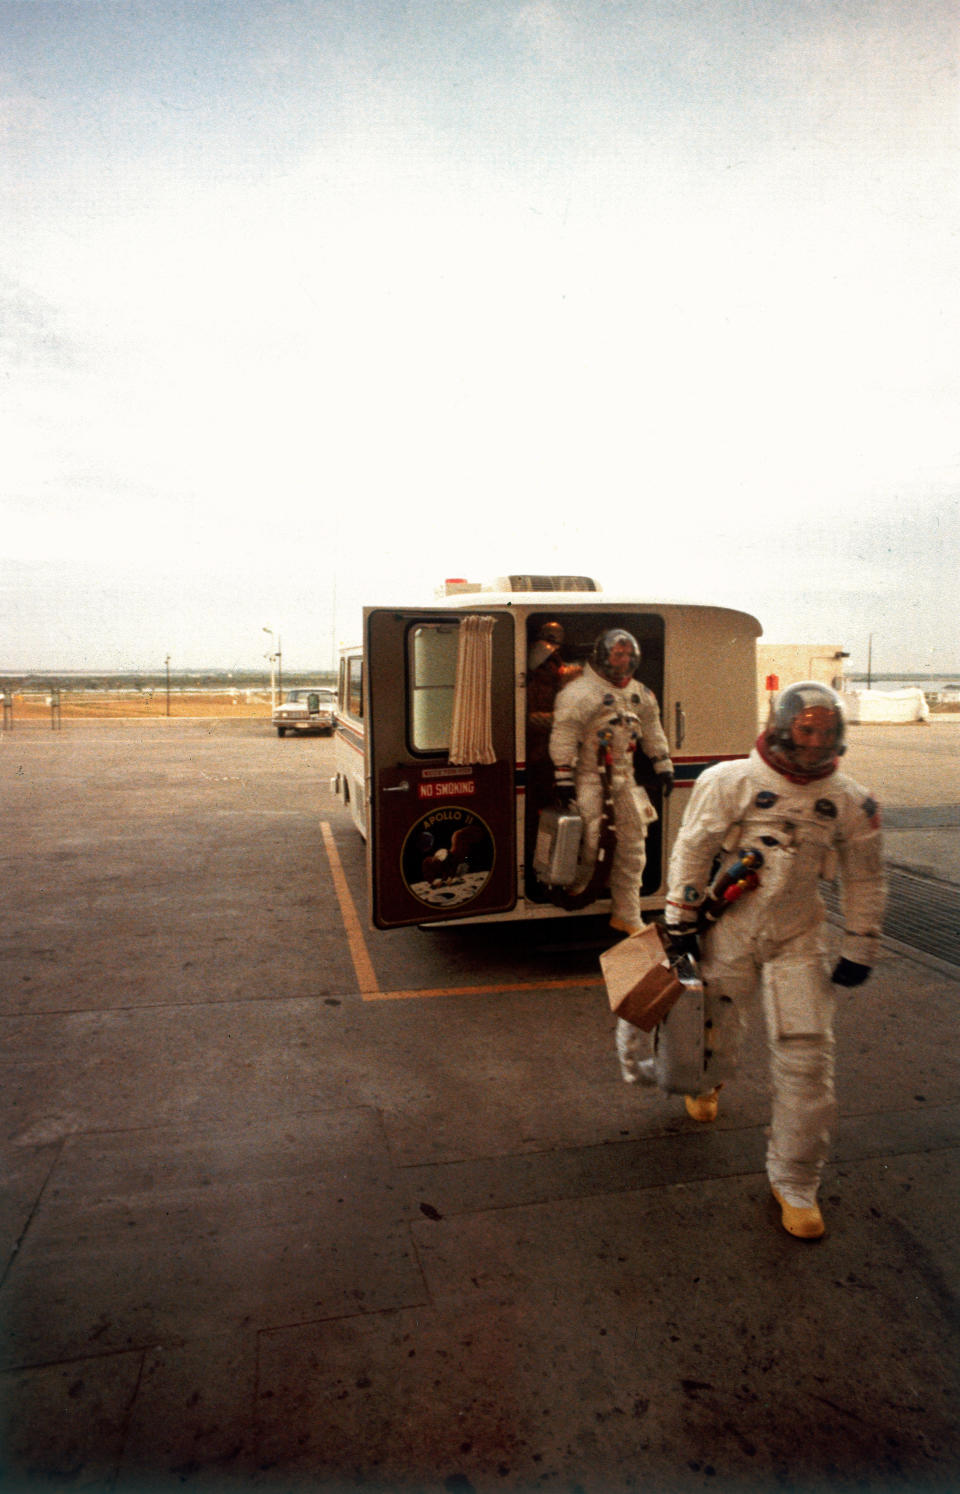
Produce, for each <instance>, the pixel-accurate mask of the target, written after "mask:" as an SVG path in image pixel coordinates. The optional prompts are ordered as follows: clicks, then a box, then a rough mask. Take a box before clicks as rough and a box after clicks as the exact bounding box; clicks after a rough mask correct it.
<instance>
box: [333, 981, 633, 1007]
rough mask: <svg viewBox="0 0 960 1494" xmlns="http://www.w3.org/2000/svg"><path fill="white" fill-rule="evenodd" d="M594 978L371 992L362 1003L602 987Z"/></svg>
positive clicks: (365, 995) (601, 982) (504, 982)
mask: <svg viewBox="0 0 960 1494" xmlns="http://www.w3.org/2000/svg"><path fill="white" fill-rule="evenodd" d="M602 985H603V981H602V980H601V979H600V978H599V977H596V976H587V978H586V979H584V978H583V977H582V976H568V977H566V978H565V979H560V980H511V981H503V982H502V983H501V984H499V985H495V986H437V987H435V988H433V989H424V990H415V991H373V992H369V993H365V994H364V998H363V999H364V1001H406V1000H408V999H409V998H410V997H413V996H423V997H427V996H499V995H502V994H503V992H504V991H520V992H523V991H565V990H568V989H574V988H576V987H581V988H584V987H587V986H602Z"/></svg>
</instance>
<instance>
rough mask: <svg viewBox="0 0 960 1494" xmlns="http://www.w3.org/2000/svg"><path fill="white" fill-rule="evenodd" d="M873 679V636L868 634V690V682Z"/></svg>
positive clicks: (868, 685)
mask: <svg viewBox="0 0 960 1494" xmlns="http://www.w3.org/2000/svg"><path fill="white" fill-rule="evenodd" d="M872 677H873V634H872V633H871V634H870V638H869V641H868V643H867V689H868V690H869V689H870V681H871V679H872Z"/></svg>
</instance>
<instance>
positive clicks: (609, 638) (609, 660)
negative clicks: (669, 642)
mask: <svg viewBox="0 0 960 1494" xmlns="http://www.w3.org/2000/svg"><path fill="white" fill-rule="evenodd" d="M590 662H591V663H592V665H593V667H594V669H595V670H596V671H597V674H599V675H602V676H603V678H604V679H605V680H609V682H610V684H611V685H620V686H623V685H625V684H626V683H627V681H628V680H630V679H632V678H633V676H634V675H635V674H636V672H637V670H638V669H639V667H640V645H639V643H638V642H637V640H636V639H635V638H634V636H633V634H632V633H628V632H627V631H626V629H625V628H611V629H610V630H609V631H608V632H606V633H601V634H600V637H599V638H598V639H597V641H596V643H595V644H594V645H593V657H592V658H591V661H590Z"/></svg>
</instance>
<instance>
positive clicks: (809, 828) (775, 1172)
mask: <svg viewBox="0 0 960 1494" xmlns="http://www.w3.org/2000/svg"><path fill="white" fill-rule="evenodd" d="M845 750H846V749H845V744H844V716H843V707H842V704H841V702H840V698H839V696H837V695H836V694H835V693H834V691H833V690H831V689H829V688H828V687H827V686H826V685H820V684H816V683H813V682H803V683H800V684H795V685H790V686H789V687H788V688H787V689H786V690H784V691H783V692H782V693H781V694H780V696H779V697H778V698H777V700H776V703H775V705H774V707H773V709H772V711H771V715H770V720H769V722H768V724H767V727H766V730H765V731H764V732H763V733H762V734H761V736H760V738H759V739H758V741H757V744H756V747H755V748H754V750H753V752H752V753H751V754H750V757H749V758H748V759H746V760H743V759H740V760H738V761H735V762H726V763H718V764H716V765H715V766H713V767H711V768H708V769H707V770H706V772H704V773H703V774H702V776H701V777H700V779H699V780H698V782H697V784H696V787H695V788H694V791H693V794H692V795H691V798H690V803H689V805H688V806H687V810H686V813H685V815H684V818H683V824H682V826H681V828H680V832H679V834H678V836H677V839H676V843H675V845H674V849H673V854H672V856H671V858H670V869H669V875H668V893H667V909H666V921H667V924H668V925H669V926H670V927H671V931H672V933H673V935H674V938H675V939H676V940H678V941H679V944H680V946H681V947H686V948H687V950H688V952H691V953H696V952H697V934H696V932H695V930H696V928H697V919H698V911H699V910H700V908H701V907H702V904H703V900H704V896H705V893H706V891H707V888H708V884H709V883H710V880H711V875H712V873H713V871H714V870H717V868H716V867H715V861H716V859H717V858H719V871H721V872H722V871H723V870H724V869H725V868H726V867H727V866H729V865H730V864H731V862H733V861H734V860H735V858H736V856H737V854H738V852H742V851H744V850H746V849H747V848H749V847H756V848H757V849H759V851H760V852H761V853H762V857H763V865H762V870H761V871H760V873H759V886H757V887H756V888H755V890H753V891H750V892H747V893H746V894H745V895H744V896H743V897H741V898H740V899H739V900H738V901H736V902H735V903H733V904H732V905H731V906H730V907H729V909H728V910H727V911H725V912H724V914H723V916H722V917H721V918H719V919H718V920H717V921H716V923H714V924H713V925H712V926H711V927H709V928H708V930H707V931H706V932H705V933H704V934H703V936H702V957H701V972H702V975H703V979H704V987H705V993H706V999H705V1026H706V1034H705V1038H706V1054H707V1061H706V1066H705V1073H706V1076H707V1077H708V1078H710V1079H712V1080H713V1081H714V1087H713V1088H712V1089H710V1090H709V1091H708V1092H707V1093H704V1094H700V1095H693V1096H688V1097H687V1099H686V1106H687V1110H688V1112H689V1114H690V1115H691V1116H692V1117H693V1118H694V1119H695V1120H702V1121H709V1120H713V1119H714V1117H715V1116H716V1114H717V1103H718V1102H717V1090H718V1089H719V1087H720V1084H721V1083H722V1081H723V1080H724V1078H728V1077H730V1075H731V1074H732V1073H733V1072H734V1070H735V1067H736V1060H737V1052H738V1049H739V1045H740V1037H741V1034H742V1030H743V1025H744V1018H745V1010H744V1009H745V1008H747V1007H748V1006H749V1004H750V998H751V997H754V995H755V993H756V992H757V990H758V989H759V990H760V991H761V993H762V994H761V1002H762V1008H763V1014H764V1018H765V1021H766V1029H767V1042H768V1050H769V1055H770V1066H771V1078H772V1086H773V1109H772V1119H771V1129H770V1139H769V1143H768V1147H767V1176H768V1178H769V1180H770V1185H771V1188H772V1190H773V1194H774V1197H775V1199H776V1200H777V1202H778V1204H779V1205H780V1210H781V1220H782V1223H783V1226H784V1228H785V1229H786V1230H787V1231H788V1232H789V1233H790V1234H793V1235H796V1236H798V1237H800V1238H803V1239H816V1238H818V1237H819V1236H820V1235H822V1234H823V1232H824V1223H823V1216H822V1214H821V1212H820V1209H819V1206H818V1204H817V1189H818V1185H819V1180H820V1173H821V1170H822V1167H823V1163H824V1161H825V1159H826V1156H827V1152H828V1147H829V1141H830V1135H831V1131H832V1129H833V1126H834V1124H835V1114H836V1106H835V1101H834V1088H833V1058H834V1040H833V1011H834V1000H833V994H832V993H833V986H834V985H838V986H858V985H860V984H861V983H862V982H863V981H864V980H866V978H867V976H868V975H869V973H870V968H871V966H872V965H873V964H874V963H875V961H876V958H877V948H878V943H879V937H880V932H881V927H882V922H883V911H884V905H885V898H886V883H885V877H884V864H883V845H882V836H881V830H880V813H879V808H878V806H877V803H876V801H875V800H874V799H873V798H872V797H871V795H870V794H869V793H868V791H867V790H866V789H864V788H861V787H860V785H859V784H857V783H854V781H853V780H852V779H850V778H848V777H847V776H846V775H845V774H843V773H840V772H838V771H837V766H838V759H839V758H840V756H841V755H842V754H843V752H844V751H845ZM838 870H839V873H840V875H841V878H842V882H843V902H844V932H843V937H842V943H841V946H840V958H839V961H838V962H837V964H836V965H835V967H834V969H833V972H832V975H828V973H827V972H828V968H829V967H828V966H827V964H826V963H825V956H824V947H823V941H822V928H821V925H822V922H823V918H824V910H823V904H822V902H821V899H820V895H819V892H818V885H817V884H818V882H819V880H820V878H821V877H823V878H826V879H832V878H833V877H834V876H835V875H836V874H837V871H838Z"/></svg>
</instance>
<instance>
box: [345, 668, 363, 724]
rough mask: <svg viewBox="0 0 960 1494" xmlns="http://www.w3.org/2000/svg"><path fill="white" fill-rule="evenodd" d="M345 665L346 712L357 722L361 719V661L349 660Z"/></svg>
mask: <svg viewBox="0 0 960 1494" xmlns="http://www.w3.org/2000/svg"><path fill="white" fill-rule="evenodd" d="M346 665H347V712H348V714H349V715H351V716H355V717H356V718H357V720H358V721H360V720H362V719H363V660H362V659H358V658H351V659H347V660H346Z"/></svg>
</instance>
